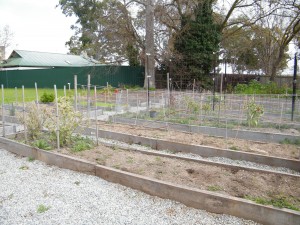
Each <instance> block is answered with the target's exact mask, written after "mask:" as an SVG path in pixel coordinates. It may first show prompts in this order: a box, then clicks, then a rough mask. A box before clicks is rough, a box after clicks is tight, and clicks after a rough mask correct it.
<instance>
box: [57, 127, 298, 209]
mask: <svg viewBox="0 0 300 225" xmlns="http://www.w3.org/2000/svg"><path fill="white" fill-rule="evenodd" d="M100 129H106V130H110V131H116V132H124V133H127V134H134V135H138V136H146V137H152V138H160V139H165V140H171V141H176V142H182V143H189V144H197V145H199V144H201V145H209V146H215V147H219V148H230V147H235V148H237V149H238V150H241V151H247V152H255V153H260V154H265V155H272V156H278V157H286V158H296V155H297V154H299V149H298V148H297V147H296V146H293V145H286V144H285V145H283V144H274V143H272V144H271V143H258V142H251V141H244V140H238V139H227V140H225V139H224V138H215V137H208V136H205V135H201V134H190V133H182V132H175V131H164V130H158V129H149V128H143V127H137V126H128V125H119V124H101V125H100ZM54 151H55V150H54ZM61 153H63V154H66V155H71V156H75V157H78V158H81V159H85V160H88V161H91V162H94V163H97V164H99V165H105V166H108V167H112V168H115V169H120V170H123V171H127V172H131V173H135V174H139V175H143V176H146V177H151V178H155V179H159V180H163V181H168V182H171V183H174V184H179V185H184V186H188V187H193V188H198V189H201V190H208V191H213V192H217V193H222V194H225V195H230V196H235V197H240V198H263V199H267V200H271V199H273V200H274V199H279V200H280V201H287V202H290V203H291V204H293V205H294V206H295V207H297V208H299V209H300V178H299V177H290V176H283V175H276V174H265V173H260V172H249V171H245V170H238V169H229V168H224V167H219V166H212V165H205V164H201V163H197V162H189V161H185V160H180V159H170V158H167V157H161V156H152V155H145V154H142V153H139V152H136V151H134V150H124V149H121V148H120V147H118V146H110V147H109V146H105V145H103V144H100V145H99V146H97V147H95V148H94V149H92V150H86V151H82V152H72V151H71V150H69V149H62V150H61Z"/></svg>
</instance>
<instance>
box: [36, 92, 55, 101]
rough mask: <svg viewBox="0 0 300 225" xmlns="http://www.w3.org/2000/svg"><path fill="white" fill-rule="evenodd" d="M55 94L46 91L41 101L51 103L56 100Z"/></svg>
mask: <svg viewBox="0 0 300 225" xmlns="http://www.w3.org/2000/svg"><path fill="white" fill-rule="evenodd" d="M54 98H55V96H54V94H53V93H51V94H48V93H47V92H44V93H43V94H42V96H41V98H40V101H41V102H42V103H50V102H53V101H54Z"/></svg>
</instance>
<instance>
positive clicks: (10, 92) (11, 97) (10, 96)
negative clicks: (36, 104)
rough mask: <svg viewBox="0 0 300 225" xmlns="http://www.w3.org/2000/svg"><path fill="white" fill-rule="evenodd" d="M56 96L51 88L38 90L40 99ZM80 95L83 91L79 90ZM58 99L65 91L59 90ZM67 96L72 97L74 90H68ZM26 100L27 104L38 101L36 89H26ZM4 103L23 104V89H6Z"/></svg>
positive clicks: (0, 93) (0, 94)
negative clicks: (47, 95)
mask: <svg viewBox="0 0 300 225" xmlns="http://www.w3.org/2000/svg"><path fill="white" fill-rule="evenodd" d="M45 92H46V93H48V94H51V93H53V94H54V89H49V88H39V89H38V99H39V100H40V97H41V96H42V95H43V93H45ZM78 94H81V95H83V94H84V91H83V90H80V89H79V90H78ZM57 95H58V97H60V96H64V89H57ZM67 95H68V96H72V95H74V90H72V89H71V90H67ZM0 96H1V101H2V91H0ZM24 98H25V102H31V101H35V100H36V92H35V88H25V89H24ZM4 102H5V103H15V102H19V103H20V102H22V88H17V89H14V88H4Z"/></svg>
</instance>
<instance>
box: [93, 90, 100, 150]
mask: <svg viewBox="0 0 300 225" xmlns="http://www.w3.org/2000/svg"><path fill="white" fill-rule="evenodd" d="M94 94H95V123H96V142H97V146H98V145H99V140H98V119H97V87H96V86H94Z"/></svg>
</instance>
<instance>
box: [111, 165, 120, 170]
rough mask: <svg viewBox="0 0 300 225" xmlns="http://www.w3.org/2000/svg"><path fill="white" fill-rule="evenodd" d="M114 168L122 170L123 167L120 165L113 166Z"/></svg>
mask: <svg viewBox="0 0 300 225" xmlns="http://www.w3.org/2000/svg"><path fill="white" fill-rule="evenodd" d="M113 168H115V169H118V170H119V169H120V168H121V165H120V164H116V165H113Z"/></svg>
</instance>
